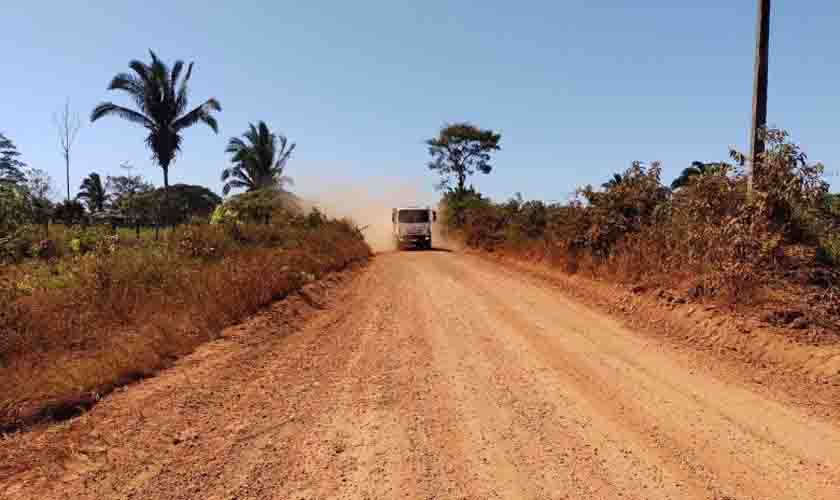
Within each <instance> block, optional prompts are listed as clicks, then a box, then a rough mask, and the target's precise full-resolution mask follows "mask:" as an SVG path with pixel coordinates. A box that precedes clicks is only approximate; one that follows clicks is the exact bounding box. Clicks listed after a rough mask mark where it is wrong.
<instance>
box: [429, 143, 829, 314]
mask: <svg viewBox="0 0 840 500" xmlns="http://www.w3.org/2000/svg"><path fill="white" fill-rule="evenodd" d="M766 143H767V151H766V153H764V154H763V155H762V157H761V159H760V162H758V163H757V164H756V168H755V172H754V176H753V179H752V186H751V187H750V179H749V176H748V175H747V171H746V170H745V168H744V167H743V164H744V157H743V155H741V154H739V153H737V152H731V153H730V155H731V158H732V163H728V162H715V163H699V162H695V164H693V165H692V166H691V167H690V168H688V169H686V170H685V171H684V172H683V173H682V174H681V175H680V177H679V178H678V179H676V180H675V181H674V182H672V183H670V185H666V184H663V182H662V179H661V165H660V164H658V163H651V164H643V163H640V162H635V163H633V164H632V165H631V166H630V167H629V168H628V169H627V170H626V171H624V172H622V173H620V174H616V175H614V176H613V177H612V178H611V179H609V180H608V181H607V182H605V183H604V184H603V185H602V186H601V187H600V189H596V188H595V187H593V186H585V187H583V188H581V189H579V190H577V192H576V194H575V197H574V199H573V200H571V201H570V202H569V203H566V204H557V203H555V204H547V203H544V202H542V201H536V200H534V201H525V200H523V199H522V198H521V197H520V196H517V197H515V198H513V199H511V200H509V201H507V202H505V203H495V202H493V201H491V200H489V199H487V198H485V197H484V196H482V195H481V194H480V193H478V192H477V191H475V190H474V189H472V188H467V189H454V190H450V191H448V192H447V193H446V194H445V196H444V205H445V211H444V223H445V225H446V227H447V228H448V229H449V230H450V231H451V232H455V233H457V234H459V235H460V236H461V237H462V238H463V239H464V241H465V242H466V244H467V245H469V246H471V247H475V248H480V249H483V250H487V251H507V252H517V253H525V254H530V255H532V256H534V257H536V258H540V259H545V260H547V261H549V262H551V263H552V264H554V265H558V266H562V267H564V268H565V270H567V271H569V272H579V271H586V272H589V273H591V274H594V275H600V276H609V277H612V278H615V279H618V280H622V281H628V282H645V281H651V282H658V283H676V282H688V283H691V284H692V288H693V290H694V293H695V294H700V295H703V294H706V295H725V296H728V297H731V298H732V299H734V300H749V299H750V298H751V297H752V296H753V292H754V291H755V290H756V288H757V287H758V286H760V285H761V284H763V283H766V282H767V279H768V277H769V275H770V274H772V273H773V272H774V271H778V270H781V269H784V268H785V266H786V265H788V264H791V262H792V260H796V261H797V262H800V263H802V262H804V263H806V264H821V265H827V266H837V265H838V264H840V236H838V233H837V229H838V228H840V222H838V221H839V220H840V219H838V217H840V197H838V196H837V195H831V194H829V193H828V185H827V184H826V182H824V180H823V179H822V173H823V166H822V165H820V164H813V163H810V162H808V160H807V157H806V155H805V153H804V152H802V151H801V150H800V148H799V147H798V146H797V145H796V144H794V143H793V142H791V141H790V140H789V137H788V135H787V133H785V132H783V131H780V130H768V131H766Z"/></svg>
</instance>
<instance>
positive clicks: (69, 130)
mask: <svg viewBox="0 0 840 500" xmlns="http://www.w3.org/2000/svg"><path fill="white" fill-rule="evenodd" d="M53 123H54V124H55V128H56V130H57V131H58V144H59V146H60V147H61V152H62V154H63V155H64V163H65V167H66V170H67V201H70V150H71V149H72V147H73V143H74V142H75V141H76V135H77V134H78V133H79V129H80V128H82V122H81V120H80V119H79V114H78V113H71V112H70V99H67V102H65V103H64V109H63V110H61V114H54V115H53Z"/></svg>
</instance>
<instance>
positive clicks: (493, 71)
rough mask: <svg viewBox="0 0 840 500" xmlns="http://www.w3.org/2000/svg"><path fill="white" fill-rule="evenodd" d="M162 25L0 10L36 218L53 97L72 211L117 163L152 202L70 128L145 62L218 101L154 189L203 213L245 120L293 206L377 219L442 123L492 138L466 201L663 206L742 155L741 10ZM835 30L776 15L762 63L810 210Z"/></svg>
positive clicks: (552, 7)
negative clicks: (172, 191) (64, 110)
mask: <svg viewBox="0 0 840 500" xmlns="http://www.w3.org/2000/svg"><path fill="white" fill-rule="evenodd" d="M167 5H169V7H168V8H167V16H166V17H162V16H161V15H160V12H161V9H159V8H158V7H157V4H155V2H150V3H149V4H144V5H133V4H132V5H117V6H114V5H110V6H108V8H107V9H102V8H99V7H97V6H95V5H72V6H68V5H66V4H63V3H62V4H58V3H56V5H55V6H54V7H51V8H49V9H44V12H46V13H42V12H38V13H37V15H36V12H35V11H34V9H33V8H32V6H31V5H29V4H22V3H21V4H18V5H4V6H3V7H0V15H2V17H3V18H4V19H5V20H6V23H7V31H6V34H5V35H4V36H6V37H7V40H6V42H7V46H12V47H15V50H14V51H11V52H10V53H9V54H7V59H8V60H6V61H4V64H5V66H6V67H7V68H8V70H7V71H8V74H10V75H14V78H9V79H8V81H7V82H6V89H4V92H3V94H2V96H3V100H4V102H5V103H6V105H5V106H4V113H3V117H4V121H3V122H2V123H0V131H2V132H4V133H5V134H6V135H7V137H8V138H9V139H11V140H12V141H13V142H14V143H15V144H16V145H17V147H18V149H19V151H20V152H21V154H22V159H23V160H24V161H25V162H26V163H27V164H28V166H29V167H31V168H39V169H42V170H45V171H46V172H47V173H48V174H49V175H50V176H51V178H52V180H53V183H54V187H55V191H57V192H56V193H53V194H54V198H55V199H56V200H61V199H64V195H63V194H62V193H63V191H64V184H65V178H64V165H63V160H62V157H61V155H60V152H59V149H58V146H57V144H56V134H55V131H54V130H53V127H52V123H51V116H52V114H53V113H55V112H58V111H59V109H60V108H61V107H62V106H63V104H64V101H65V99H66V98H68V97H69V99H70V102H71V106H72V107H73V109H74V110H75V111H77V112H78V113H79V115H80V118H81V119H82V121H83V128H82V130H81V132H80V134H79V137H78V140H77V144H76V148H75V149H74V151H73V154H72V158H71V159H72V162H73V165H72V166H71V182H70V185H71V191H72V192H74V193H75V191H76V190H77V189H78V186H79V184H80V182H81V180H82V178H83V177H85V176H86V175H88V174H89V173H91V172H94V171H95V172H97V173H99V174H100V175H101V176H102V178H103V180H104V178H105V177H107V176H108V175H123V174H124V173H125V172H124V170H122V169H121V168H120V167H119V166H120V164H121V163H122V162H125V161H128V162H130V163H132V164H133V165H134V166H135V167H136V168H135V169H134V172H133V174H134V175H142V176H143V177H144V178H145V179H146V180H148V181H150V182H152V183H154V184H155V185H156V186H160V185H161V184H162V175H161V173H160V170H159V169H158V168H157V167H156V166H155V165H154V163H153V162H152V161H151V153H150V152H149V151H148V150H147V149H146V148H145V145H144V144H143V139H144V137H145V134H144V131H143V129H142V128H140V127H137V126H133V125H131V124H128V123H126V122H124V121H122V120H118V119H113V118H111V119H108V118H106V119H103V120H100V121H99V122H97V123H95V124H91V123H90V122H89V116H90V112H91V110H92V109H93V107H94V106H95V105H96V104H98V103H99V102H102V101H113V102H115V103H120V104H128V101H127V99H126V98H125V96H123V95H120V94H119V93H117V92H109V91H107V90H106V86H107V85H108V82H109V81H110V79H111V78H112V77H113V76H114V75H115V74H117V73H119V72H124V71H127V70H128V62H129V61H130V60H132V59H139V60H141V61H147V60H148V49H150V48H151V49H153V50H155V51H156V52H157V53H158V55H159V56H160V57H161V58H162V59H163V60H165V61H166V62H167V63H168V64H170V65H171V64H172V63H173V62H174V61H175V60H176V59H182V60H184V61H185V62H187V63H189V62H191V61H194V62H195V69H194V71H193V78H192V81H191V85H190V89H191V102H192V104H194V105H195V104H198V103H200V102H202V101H203V100H204V99H207V98H210V97H215V98H217V99H219V100H220V101H221V105H222V108H223V111H222V112H221V113H219V114H218V120H219V124H220V130H219V134H218V135H214V134H213V133H212V132H211V131H210V130H209V129H206V128H203V127H196V128H195V129H191V130H188V131H187V132H186V133H185V140H184V145H183V151H182V153H181V154H180V155H179V157H178V159H177V161H176V162H175V163H174V164H173V166H172V169H171V173H170V176H171V181H170V182H171V183H172V184H178V183H184V184H198V185H203V186H206V187H208V188H209V189H211V190H213V191H214V192H216V193H218V194H221V185H222V184H221V182H220V181H219V175H220V173H221V170H222V169H223V168H224V167H226V166H227V165H228V164H229V157H228V156H226V155H225V154H224V152H223V151H224V148H225V145H226V144H227V141H228V140H229V139H230V138H231V137H234V136H239V135H241V134H242V133H243V132H244V131H245V129H246V127H247V126H248V123H251V122H253V123H256V122H258V121H259V120H264V121H266V122H267V123H268V125H269V126H270V127H271V128H272V130H274V131H275V132H277V133H282V134H284V135H286V136H287V137H288V138H289V140H290V141H291V142H295V143H297V145H298V149H297V150H296V153H295V155H294V156H293V157H292V159H291V160H290V161H289V164H288V166H287V172H286V173H287V174H288V175H289V176H291V177H292V178H293V179H294V180H295V181H296V182H295V185H294V186H292V187H291V188H290V190H291V191H293V192H295V193H296V194H299V195H300V196H303V197H318V196H322V195H323V193H325V192H329V191H331V190H332V191H335V190H336V189H342V188H343V189H345V190H347V191H352V190H354V189H356V190H361V189H369V190H370V191H371V192H370V193H369V195H370V196H372V197H377V196H379V197H381V198H384V199H388V198H389V197H390V196H389V195H386V194H384V193H383V191H387V190H389V189H392V186H395V185H397V186H400V188H399V189H400V190H402V191H401V192H413V193H416V194H415V195H414V196H415V197H416V198H417V199H415V200H411V201H414V202H416V203H421V204H433V203H434V202H436V200H437V199H438V198H439V193H438V192H436V191H435V190H434V188H433V186H434V185H435V183H436V182H437V178H436V176H435V175H434V174H433V173H432V172H430V171H429V170H428V169H427V167H426V163H427V161H428V159H429V158H428V155H427V153H426V147H425V145H424V144H423V141H424V140H425V139H428V138H430V137H432V136H434V135H435V134H436V133H437V131H438V129H439V128H440V127H441V126H442V125H444V124H445V123H448V122H455V121H464V120H465V121H470V122H473V123H475V124H476V125H478V126H480V127H482V128H490V129H494V130H498V131H500V132H501V133H502V140H501V147H502V151H500V152H499V153H498V155H496V158H495V160H494V162H493V165H494V171H493V172H492V173H491V174H490V175H481V174H477V175H476V176H474V177H473V178H471V179H470V182H471V183H472V184H474V185H475V187H476V188H477V189H478V190H479V191H481V192H482V193H483V194H485V195H487V196H489V197H491V198H493V199H496V200H504V199H507V198H509V197H511V196H513V195H514V194H515V193H517V192H521V193H522V195H523V196H524V197H525V198H532V199H542V200H546V201H552V200H553V201H562V200H565V199H567V198H568V197H569V195H570V194H571V193H572V192H574V190H575V189H576V188H578V187H580V186H583V185H586V184H592V185H593V186H598V185H600V184H601V183H602V182H604V181H606V180H607V179H608V178H609V177H610V176H611V175H612V174H613V173H616V172H621V171H623V170H624V169H626V168H627V167H628V166H629V165H630V163H631V161H634V160H641V161H646V162H649V161H653V160H659V161H662V162H663V184H669V183H670V181H671V180H672V179H673V178H675V177H676V176H677V175H678V174H679V172H680V171H681V170H682V169H683V168H686V167H688V166H689V165H690V164H691V162H692V161H695V160H698V161H719V160H728V150H729V148H730V147H732V146H734V147H736V148H737V149H739V150H741V151H747V150H748V146H747V139H748V127H749V119H750V107H751V94H750V93H751V85H752V60H753V51H754V48H755V45H754V40H753V37H754V28H755V27H754V24H755V10H756V9H755V4H754V2H739V3H738V5H733V3H732V2H724V1H723V0H712V1H709V2H705V3H704V4H703V5H692V6H675V5H673V4H672V2H666V1H664V0H650V1H646V2H638V3H636V4H634V5H633V6H628V5H627V4H626V2H620V1H618V0H612V1H604V2H599V5H598V6H591V5H586V6H584V5H568V4H567V3H560V4H557V3H549V2H526V3H519V4H517V5H515V6H512V5H510V4H506V3H495V4H493V3H489V4H488V3H480V4H459V5H450V4H449V3H448V2H441V1H437V2H436V1H433V2H429V3H425V4H423V5H422V6H420V5H414V4H396V3H391V2H387V3H384V2H374V3H371V4H368V5H369V7H368V8H365V6H359V5H346V4H344V3H333V4H332V5H331V7H329V8H326V7H323V6H311V5H296V4H293V3H291V2H290V3H283V2H281V3H275V4H271V5H263V4H260V3H255V4H253V5H237V6H218V5H214V6H205V5H204V4H199V3H198V2H194V1H188V2H179V3H178V4H177V5H171V4H167ZM838 18H840V4H838V3H836V2H829V1H827V0H824V1H818V2H813V3H812V5H810V6H809V8H808V9H807V10H803V9H801V8H799V9H797V7H796V5H793V4H787V3H781V2H777V3H776V4H775V5H774V12H773V17H772V24H771V32H772V34H771V42H770V44H771V49H770V54H771V62H770V98H769V120H768V122H769V125H770V126H776V127H779V128H784V129H786V130H788V131H789V132H790V133H791V137H792V139H793V140H794V141H795V142H797V143H800V144H801V145H802V147H803V149H804V150H805V152H806V153H808V155H809V160H810V161H814V162H816V161H821V162H822V163H824V164H825V167H826V174H825V180H826V181H827V182H829V183H830V184H831V186H832V188H831V191H832V192H837V191H838V188H840V182H837V181H836V180H835V179H837V178H838V177H840V161H838V160H840V153H838V149H837V146H836V138H837V137H838V135H840V126H838V125H837V120H836V116H837V115H838V113H840V106H838V103H840V99H838V97H837V89H838V88H840V85H838V84H840V70H837V69H836V68H837V67H838V65H837V64H836V63H837V56H836V54H835V52H836V51H835V50H834V48H836V47H837V46H840V35H839V34H838V33H837V31H836V29H835V28H834V27H833V23H832V20H836V19H838ZM686 20H690V24H686ZM137 26H141V28H140V29H138V28H137ZM697 27H700V29H698V28H697ZM126 33H132V36H130V37H129V36H126ZM80 34H81V35H80ZM453 48H454V49H456V50H453ZM453 53H463V54H466V56H465V57H454V56H452V55H451V54H453ZM817 74H818V75H819V76H818V77H816V76H814V75H817ZM56 82H61V83H59V84H57V83H56Z"/></svg>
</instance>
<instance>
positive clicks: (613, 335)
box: [0, 252, 840, 500]
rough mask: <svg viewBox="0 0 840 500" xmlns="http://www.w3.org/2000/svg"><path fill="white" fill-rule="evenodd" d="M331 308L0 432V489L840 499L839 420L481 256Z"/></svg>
mask: <svg viewBox="0 0 840 500" xmlns="http://www.w3.org/2000/svg"><path fill="white" fill-rule="evenodd" d="M322 306H323V310H321V311H319V312H317V313H316V314H315V315H314V318H313V319H312V320H311V321H309V322H308V323H307V326H306V327H305V328H303V329H302V330H301V331H298V332H296V333H293V334H283V329H282V328H281V327H280V326H279V325H278V324H277V323H276V322H274V321H273V320H272V313H271V312H269V313H268V314H266V315H265V317H263V318H261V319H260V320H259V321H257V322H255V323H254V324H251V325H249V326H247V327H246V329H247V331H245V332H239V333H235V334H231V336H230V338H226V339H222V340H220V341H218V342H215V343H213V344H210V345H208V346H206V347H204V348H202V349H201V350H200V351H199V352H197V353H196V354H195V355H193V356H191V357H190V358H187V359H185V360H184V361H183V362H180V363H179V364H178V365H177V366H176V367H175V368H173V369H171V370H168V371H167V372H165V373H163V374H161V375H160V376H158V377H156V378H154V379H150V380H147V381H145V382H143V383H141V384H138V385H136V386H133V387H130V388H128V389H126V390H125V391H122V392H119V393H117V394H114V395H112V396H110V397H109V398H107V399H106V400H105V401H103V402H102V403H101V404H99V405H98V406H97V407H95V408H94V409H93V410H92V411H91V412H90V413H88V414H86V415H84V416H83V417H80V418H78V419H76V420H74V421H71V422H66V423H62V424H58V425H54V426H52V427H50V428H48V429H45V430H37V431H33V432H29V433H25V434H20V435H17V436H13V437H11V438H8V439H7V440H6V441H5V442H0V446H2V447H3V448H4V451H3V452H2V453H3V455H2V458H3V459H4V460H6V463H0V498H4V499H5V498H32V499H36V498H37V499H43V498H62V499H75V498H89V499H103V498H124V499H142V500H148V499H187V498H195V499H208V500H210V499H219V500H222V499H224V500H231V499H237V500H243V499H250V498H259V499H263V498H265V499H269V498H272V499H322V498H324V499H327V498H330V499H333V498H335V499H339V498H341V499H376V498H410V499H423V500H430V499H483V498H505V499H590V498H592V499H594V498H602V499H617V498H636V499H665V498H670V499H810V500H813V499H838V498H840V429H838V427H836V426H835V424H832V423H830V422H821V421H819V420H818V419H816V418H814V417H811V416H808V415H806V414H805V413H803V412H802V411H801V410H799V409H796V408H792V407H789V406H787V405H785V404H783V403H781V402H778V401H774V400H773V399H772V398H770V397H768V396H767V395H762V394H759V393H756V392H753V391H752V390H751V389H749V386H748V385H741V384H739V383H737V382H734V381H733V380H731V379H728V378H727V377H719V376H717V375H715V374H714V372H715V371H718V370H719V368H716V367H715V365H714V363H711V362H707V363H704V362H702V361H698V360H697V357H696V356H689V355H688V354H686V353H681V352H680V351H679V350H675V349H673V348H671V347H669V346H667V345H664V344H662V343H661V341H659V340H657V339H652V338H650V337H646V336H644V335H642V334H639V333H635V332H631V331H628V330H626V329H625V328H623V327H621V326H620V325H619V324H618V323H617V322H615V321H613V320H611V319H609V318H607V317H605V316H603V315H602V314H599V313H597V312H595V311H593V310H591V309H588V308H586V307H584V306H582V305H580V304H577V303H575V302H573V301H571V300H569V299H566V298H564V297H563V296H562V295H560V294H558V292H556V291H554V290H552V289H550V288H548V287H547V286H545V285H543V284H541V283H539V282H536V281H534V280H532V279H529V278H524V277H522V276H517V275H515V274H514V273H513V272H512V271H509V270H505V269H502V268H499V267H496V266H494V265H493V264H491V263H487V262H484V261H482V260H481V259H478V258H475V257H470V256H464V255H459V254H455V253H447V252H406V253H392V254H384V255H380V256H378V257H377V258H376V259H375V261H374V262H373V264H371V266H370V267H369V268H368V269H366V270H365V271H364V272H362V273H361V274H360V275H359V276H358V277H357V278H356V279H355V280H354V281H353V282H352V284H351V285H349V286H345V287H341V288H338V289H336V290H334V291H333V292H331V294H330V296H329V297H328V298H327V299H325V302H324V303H323V304H322Z"/></svg>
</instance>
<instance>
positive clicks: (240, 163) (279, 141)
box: [222, 121, 295, 196]
mask: <svg viewBox="0 0 840 500" xmlns="http://www.w3.org/2000/svg"><path fill="white" fill-rule="evenodd" d="M242 137H244V139H245V140H242V139H240V138H238V137H232V138H231V139H230V142H229V143H228V147H227V149H225V152H226V153H229V154H231V155H232V157H231V162H232V163H233V166H231V167H228V168H226V169H224V170H222V182H224V183H225V186H224V188H223V190H222V192H223V194H224V195H225V196H227V194H228V193H230V190H231V189H246V190H248V191H255V190H257V189H267V188H268V189H273V188H278V189H283V187H284V185H286V184H291V182H292V179H291V178H289V177H287V176H285V175H283V169H284V168H285V167H286V163H287V162H288V161H289V157H290V156H291V155H292V152H293V151H294V150H295V143H292V144H289V143H288V140H287V139H286V137H285V136H283V135H277V134H274V133H272V132H271V131H270V130H269V128H268V126H267V125H266V124H265V122H263V121H260V122H259V124H258V125H256V126H255V125H254V124H253V123H252V124H250V126H249V129H248V131H247V132H245V133H244V134H242ZM287 146H288V147H287Z"/></svg>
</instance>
